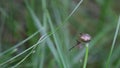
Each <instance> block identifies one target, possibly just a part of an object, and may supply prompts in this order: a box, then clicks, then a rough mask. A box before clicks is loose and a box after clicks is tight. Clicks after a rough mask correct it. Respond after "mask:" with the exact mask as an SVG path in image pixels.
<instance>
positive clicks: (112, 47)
mask: <svg viewBox="0 0 120 68" xmlns="http://www.w3.org/2000/svg"><path fill="white" fill-rule="evenodd" d="M119 27H120V16H119V20H118V24H117V28H116V31H115V35H114V39H113V43H112V46H111V49H110V53H109V56H108V59H107V63H106V68H109V63H110V59H111V55H112V52H113V49H114V46H115V42H116V39H117V35H118V31H119Z"/></svg>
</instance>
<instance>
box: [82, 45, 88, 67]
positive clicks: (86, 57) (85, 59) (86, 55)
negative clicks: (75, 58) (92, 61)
mask: <svg viewBox="0 0 120 68" xmlns="http://www.w3.org/2000/svg"><path fill="white" fill-rule="evenodd" d="M88 45H89V44H88V43H87V44H86V53H85V58H84V65H83V68H86V65H87V59H88Z"/></svg>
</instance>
